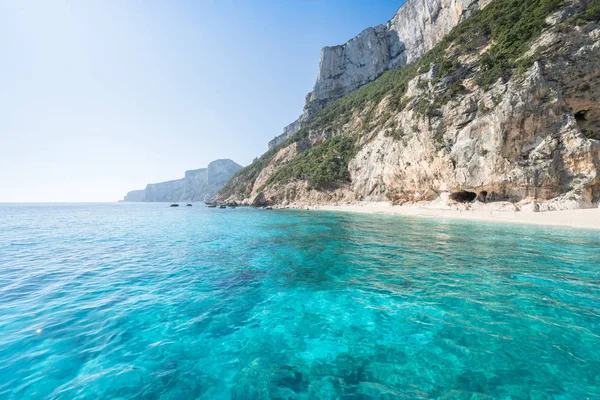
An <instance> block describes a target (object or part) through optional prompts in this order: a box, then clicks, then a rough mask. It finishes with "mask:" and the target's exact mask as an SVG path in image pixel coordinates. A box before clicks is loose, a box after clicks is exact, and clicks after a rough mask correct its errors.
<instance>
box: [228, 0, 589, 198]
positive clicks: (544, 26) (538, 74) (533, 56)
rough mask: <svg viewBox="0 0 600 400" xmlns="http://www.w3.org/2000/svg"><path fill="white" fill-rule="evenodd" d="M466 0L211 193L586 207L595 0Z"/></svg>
mask: <svg viewBox="0 0 600 400" xmlns="http://www.w3.org/2000/svg"><path fill="white" fill-rule="evenodd" d="M416 3H417V2H409V3H407V4H411V5H414V4H416ZM421 3H423V4H434V3H435V2H432V1H422V2H421ZM442 3H443V4H457V3H461V2H453V1H443V2H442ZM467 3H468V4H467ZM475 3H477V2H462V4H463V5H464V4H467V5H468V6H467V7H466V8H464V9H463V10H466V11H464V12H460V13H459V14H461V15H466V14H465V13H467V14H468V13H471V17H470V18H468V19H467V20H466V21H464V22H463V23H461V24H459V25H458V26H457V27H456V28H454V29H452V30H451V31H450V32H449V33H448V34H447V35H446V36H444V37H443V38H441V39H440V37H434V38H427V39H425V38H423V39H422V40H421V41H420V42H422V43H430V45H433V43H434V42H436V41H437V42H439V44H438V45H436V46H434V47H433V48H432V49H431V50H430V51H429V52H427V53H425V54H422V58H421V59H419V60H416V61H415V62H412V63H410V64H408V65H406V66H403V67H400V68H396V69H393V70H391V71H388V72H386V73H384V74H383V75H381V76H380V77H379V78H377V79H376V80H374V81H373V82H371V83H368V84H366V85H363V86H362V87H360V88H359V89H358V90H355V91H352V92H350V93H349V94H346V95H345V96H344V97H342V98H340V99H338V100H336V101H332V102H329V103H328V104H327V105H326V106H325V107H324V108H323V109H322V110H320V111H318V112H317V113H316V114H315V115H314V116H312V117H311V118H310V119H309V120H308V121H307V123H306V125H305V126H303V127H301V128H300V130H299V131H298V132H297V133H295V134H294V135H293V136H291V137H290V138H288V139H286V141H285V142H283V143H280V144H278V145H277V146H275V147H273V148H271V149H270V150H269V151H268V152H267V153H265V154H264V155H263V156H262V157H261V158H259V159H258V160H257V161H256V162H254V163H253V164H252V165H250V166H248V167H247V168H245V169H243V170H241V171H240V172H238V174H236V176H234V178H233V179H232V180H231V181H230V182H229V183H228V184H227V185H226V186H225V187H224V188H223V189H222V191H221V192H220V194H219V197H220V198H222V199H229V200H235V201H238V202H239V201H243V202H248V203H250V202H252V200H253V199H254V198H256V197H258V196H260V198H261V200H262V201H263V203H267V204H277V205H289V204H310V203H332V202H353V201H357V200H370V201H384V200H385V201H392V202H394V203H407V202H409V203H410V202H420V201H442V202H444V203H452V202H461V201H470V200H473V199H474V198H477V199H478V200H479V201H481V202H497V203H498V204H499V206H503V207H504V206H505V205H506V204H508V205H509V206H510V207H514V208H515V209H534V208H535V209H537V208H538V207H539V208H541V209H564V208H580V207H596V206H598V202H599V201H600V173H599V172H600V141H599V140H598V139H600V27H599V25H598V21H599V19H600V0H565V1H562V0H521V1H514V0H492V1H491V2H488V3H489V4H486V7H485V8H483V9H480V10H476V11H473V12H471V11H470V10H472V8H469V7H475V6H476V4H475ZM469 4H470V6H469ZM405 7H406V6H404V7H403V8H401V10H400V11H402V10H409V8H405ZM443 10H444V8H443V7H442V8H441V9H439V11H436V12H437V14H436V15H438V16H437V19H439V18H440V17H439V15H440V13H441V12H443ZM400 11H399V12H400ZM395 18H396V17H395ZM457 18H458V19H459V20H460V19H461V18H462V17H457ZM431 19H432V20H435V18H434V17H433V16H432V17H431ZM392 21H394V20H392ZM430 34H432V35H435V34H434V33H431V32H430ZM405 42H406V41H404V43H405ZM424 46H425V45H424ZM423 48H426V47H423ZM404 53H405V54H406V58H407V59H410V57H418V54H419V52H418V51H416V52H413V53H411V52H409V51H407V50H406V49H405V50H404Z"/></svg>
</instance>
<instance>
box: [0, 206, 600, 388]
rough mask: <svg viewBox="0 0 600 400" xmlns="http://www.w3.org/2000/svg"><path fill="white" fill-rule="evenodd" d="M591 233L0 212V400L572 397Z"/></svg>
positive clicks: (256, 215) (598, 297)
mask: <svg viewBox="0 0 600 400" xmlns="http://www.w3.org/2000/svg"><path fill="white" fill-rule="evenodd" d="M599 394H600V231H586V230H570V229H562V228H544V227H531V226H517V225H515V226H510V225H501V224H485V223H473V222H450V221H436V220H429V219H418V218H414V219H413V218H401V217H383V216H367V215H352V214H336V213H325V212H322V213H320V212H301V211H258V210H251V209H242V208H238V209H235V210H232V209H227V210H220V209H206V208H204V207H201V206H199V205H196V206H195V207H191V208H190V207H179V208H177V209H173V208H169V207H168V206H167V205H165V204H95V205H94V204H88V205H0V398H1V399H72V398H78V399H117V398H118V399H130V398H139V399H268V398H271V399H288V398H289V399H353V398H359V399H371V398H375V399H377V398H379V399H391V398H443V399H454V398H458V399H463V398H464V399H475V398H476V399H485V398H494V399H585V398H599Z"/></svg>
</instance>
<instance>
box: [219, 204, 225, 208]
mask: <svg viewBox="0 0 600 400" xmlns="http://www.w3.org/2000/svg"><path fill="white" fill-rule="evenodd" d="M219 208H227V206H226V205H225V204H222V205H220V206H219Z"/></svg>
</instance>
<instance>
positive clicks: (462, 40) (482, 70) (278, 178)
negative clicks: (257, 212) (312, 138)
mask: <svg viewBox="0 0 600 400" xmlns="http://www.w3.org/2000/svg"><path fill="white" fill-rule="evenodd" d="M564 2H565V0H494V1H492V2H491V3H490V4H489V5H488V6H487V7H486V8H484V9H483V10H479V11H476V12H475V13H473V15H471V17H469V18H468V19H467V20H466V21H465V22H463V23H462V24H460V25H458V26H457V27H455V28H454V29H453V30H452V31H451V32H450V33H449V34H448V35H447V36H446V37H445V38H444V39H443V40H442V41H441V42H440V43H439V44H438V45H437V46H435V47H434V48H433V49H432V50H431V51H429V52H428V53H427V54H425V55H424V56H423V57H422V58H421V59H420V60H419V61H417V62H415V63H413V64H410V65H408V66H405V67H402V68H398V69H395V70H391V71H388V72H386V73H384V74H382V75H381V76H380V77H379V78H377V79H376V80H374V81H372V82H370V83H368V84H366V85H364V86H362V87H360V88H359V89H357V90H355V91H353V92H351V93H349V94H348V95H346V96H344V97H343V98H341V99H339V100H337V101H334V102H331V103H329V104H327V105H326V106H325V108H324V109H323V110H321V111H320V112H319V113H318V114H316V115H315V116H314V118H313V120H312V123H311V124H310V125H309V126H307V127H305V128H304V129H302V130H300V131H299V132H298V133H296V134H295V135H294V136H292V137H291V138H289V139H288V140H287V141H286V142H285V143H282V144H280V145H279V146H277V147H274V148H272V149H270V150H269V151H268V152H267V153H265V154H264V155H263V156H262V157H260V158H259V160H258V161H256V162H255V163H253V164H252V165H250V166H248V167H246V168H245V169H243V170H241V171H240V172H239V173H238V175H237V176H236V177H234V179H233V180H232V181H231V182H230V183H229V184H228V185H226V186H225V187H224V188H223V190H222V191H221V194H222V195H223V196H225V197H226V196H229V195H231V194H233V193H240V194H242V193H243V194H246V195H247V194H249V190H251V188H252V184H253V183H254V180H255V179H256V177H257V176H258V174H259V173H260V171H261V170H262V169H263V168H264V167H265V166H266V165H268V164H269V163H270V162H271V160H272V159H273V157H274V156H275V154H277V152H278V151H279V150H280V149H282V148H284V147H286V146H288V145H289V144H291V143H293V142H295V141H298V140H301V139H304V138H306V137H307V134H308V132H309V131H317V132H318V131H324V130H330V131H331V132H333V133H334V135H333V137H332V138H330V139H328V140H326V141H325V142H324V143H322V144H319V145H317V146H315V147H313V148H310V149H308V150H306V151H305V152H303V153H301V154H300V155H298V156H297V157H296V158H294V159H293V160H291V161H289V162H287V163H284V164H282V165H281V166H280V167H279V168H278V169H277V171H276V172H275V173H274V174H273V175H272V176H271V177H270V178H269V179H268V181H267V183H266V185H267V186H269V185H275V184H278V183H286V182H290V181H294V180H307V181H308V182H309V184H310V185H311V186H312V187H314V188H318V189H325V188H331V187H335V186H336V185H337V184H339V183H341V182H347V181H349V173H348V162H349V161H350V160H351V159H352V156H353V155H354V154H355V152H356V151H357V148H356V145H355V143H356V140H355V136H356V135H360V134H361V132H352V135H351V136H345V137H338V136H336V135H335V133H336V132H339V131H340V128H341V127H342V126H343V125H344V124H346V123H347V122H348V121H350V119H351V117H352V115H353V114H354V113H356V112H357V111H358V112H361V111H363V110H369V109H370V110H373V107H370V108H369V105H374V104H377V103H378V102H380V101H381V100H382V99H384V98H385V97H388V96H389V100H390V105H391V106H390V107H391V109H390V111H401V110H403V109H404V108H405V107H406V101H407V99H406V98H405V93H406V90H407V87H408V83H409V82H410V81H411V80H412V79H413V78H415V77H416V76H417V75H419V74H421V73H424V72H426V71H428V70H429V69H430V66H431V64H436V65H437V66H438V73H437V76H436V77H435V81H434V82H432V83H434V84H435V83H439V82H440V81H442V80H443V79H444V78H446V77H448V76H449V75H451V77H452V79H449V80H447V81H448V82H449V84H448V85H447V86H446V87H445V90H444V91H443V92H442V93H437V94H436V95H435V97H433V98H425V97H424V98H422V99H420V100H419V102H417V104H416V105H415V106H414V107H415V108H414V110H415V112H417V113H419V114H420V115H422V116H423V117H429V118H431V117H435V115H436V110H437V109H438V108H440V107H441V106H442V105H444V104H446V103H447V102H448V101H451V100H453V99H455V98H457V97H458V96H460V95H461V94H462V93H463V92H464V87H463V86H462V85H461V80H462V79H463V78H464V75H465V73H466V71H465V70H466V69H467V68H466V66H463V65H461V63H460V61H459V60H460V59H461V57H463V56H473V55H474V54H475V55H477V54H479V53H480V52H483V53H482V55H481V57H480V59H479V63H478V65H477V66H476V68H475V70H474V72H473V71H471V72H473V74H472V76H474V78H475V79H474V80H475V82H476V83H477V84H479V85H480V86H481V87H482V88H484V89H487V88H488V87H489V86H491V85H492V84H494V83H495V82H497V81H498V80H499V79H504V80H507V79H508V78H510V77H511V76H512V75H513V74H515V73H517V72H518V71H522V70H525V69H527V68H529V67H530V66H531V65H533V63H534V62H535V61H537V55H533V56H529V57H524V55H525V53H526V52H527V50H528V49H529V48H530V44H531V41H532V40H534V39H536V38H537V37H539V36H540V35H541V33H542V31H543V30H544V29H545V28H546V26H547V22H546V19H547V18H548V17H549V16H550V15H551V14H552V13H553V12H555V11H557V10H558V8H559V7H561V6H563V5H564ZM599 16H600V0H591V1H590V2H588V3H587V6H586V9H585V10H584V11H583V12H582V13H581V14H580V15H578V18H580V19H584V20H587V21H590V20H594V21H595V20H598V19H599ZM567 23H573V21H572V20H571V21H568V22H567ZM472 67H473V66H472V65H471V66H469V68H472ZM370 118H371V115H370V114H369V115H367V116H366V118H365V119H366V120H370ZM242 188H243V189H242ZM240 189H242V190H240Z"/></svg>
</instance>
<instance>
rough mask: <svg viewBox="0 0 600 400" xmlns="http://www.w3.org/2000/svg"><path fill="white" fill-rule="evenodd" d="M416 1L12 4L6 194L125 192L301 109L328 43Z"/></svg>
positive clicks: (2, 85) (0, 98)
mask: <svg viewBox="0 0 600 400" xmlns="http://www.w3.org/2000/svg"><path fill="white" fill-rule="evenodd" d="M402 3H403V0H378V1H373V0H353V1H342V0H320V1H319V0H278V1H274V0H273V1H267V0H237V1H230V0H214V1H213V0H195V1H184V0H175V1H163V0H160V1H159V0H148V1H142V0H139V1H136V0H102V1H95V0H85V1H74V0H73V1H59V0H39V1H28V0H0V50H1V52H2V62H0V202H79V201H99V202H101V201H117V200H119V199H122V198H123V196H124V195H125V194H126V193H127V192H128V191H130V190H133V189H143V188H144V187H145V186H146V184H147V183H153V182H161V181H165V180H170V179H178V178H181V177H183V174H184V172H185V171H186V170H189V169H197V168H202V167H205V166H206V165H207V164H208V163H209V162H210V161H212V160H215V159H219V158H231V159H232V160H234V161H236V162H238V163H239V164H242V165H248V164H249V163H251V161H252V160H253V159H254V157H257V156H260V155H261V154H262V153H264V152H265V151H266V150H267V142H268V141H269V140H271V139H272V138H273V137H275V136H276V135H279V134H280V133H281V132H282V131H283V127H284V126H286V125H287V124H288V123H290V122H292V121H294V120H295V119H296V118H297V117H298V116H299V115H300V113H301V112H302V107H303V105H304V97H305V95H306V94H307V93H308V92H310V91H311V89H312V87H313V85H314V82H315V79H316V76H317V72H318V64H319V54H320V50H321V48H322V47H323V46H332V45H337V44H342V43H344V42H345V41H347V40H348V39H351V38H352V37H354V36H355V35H357V34H358V33H360V32H361V31H362V30H363V29H365V28H367V27H369V26H374V25H377V24H382V23H385V22H387V21H388V20H389V19H390V18H391V17H392V16H393V15H394V13H395V12H396V10H397V9H398V7H399V6H400V5H401V4H402Z"/></svg>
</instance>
